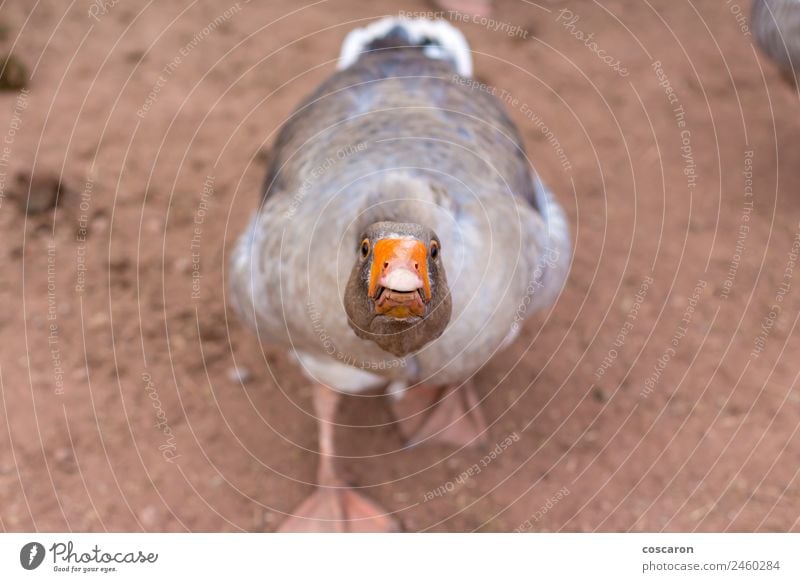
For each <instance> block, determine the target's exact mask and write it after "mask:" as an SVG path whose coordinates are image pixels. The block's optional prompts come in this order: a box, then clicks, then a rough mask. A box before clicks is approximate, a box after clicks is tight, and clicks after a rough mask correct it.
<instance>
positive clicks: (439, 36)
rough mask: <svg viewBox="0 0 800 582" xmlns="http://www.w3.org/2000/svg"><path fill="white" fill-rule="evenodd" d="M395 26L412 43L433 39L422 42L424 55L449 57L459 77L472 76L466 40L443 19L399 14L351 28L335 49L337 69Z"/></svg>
mask: <svg viewBox="0 0 800 582" xmlns="http://www.w3.org/2000/svg"><path fill="white" fill-rule="evenodd" d="M395 26H400V27H402V28H403V29H404V30H405V31H406V33H407V34H408V38H409V40H410V41H411V42H412V43H415V44H417V43H418V44H422V43H423V42H425V39H430V40H431V41H433V42H435V43H437V45H438V46H436V45H429V46H426V47H425V49H424V53H425V56H427V57H429V58H431V59H439V60H452V61H453V63H454V64H455V67H456V72H457V73H458V74H459V75H461V76H462V77H471V76H472V54H471V53H470V50H469V44H468V43H467V40H466V39H465V38H464V35H463V34H461V31H460V30H458V29H457V28H456V27H455V26H453V25H452V24H450V23H449V22H447V21H445V20H428V19H426V18H418V19H415V20H412V19H410V18H401V17H393V16H389V17H387V18H382V19H381V20H378V21H377V22H373V23H372V24H370V25H368V26H366V27H364V28H356V29H353V30H351V31H350V32H349V33H348V35H347V36H346V37H345V39H344V42H343V43H342V50H341V52H340V53H339V63H338V65H337V68H338V69H339V70H342V69H346V68H347V67H349V66H351V65H352V64H354V63H355V62H356V61H357V60H358V57H359V56H360V55H361V53H362V52H364V50H365V49H366V48H367V46H368V45H369V44H370V43H371V42H372V41H374V40H377V39H379V38H382V37H384V36H386V35H387V34H388V33H389V31H390V30H392V29H393V28H394V27H395Z"/></svg>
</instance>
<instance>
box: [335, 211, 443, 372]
mask: <svg viewBox="0 0 800 582" xmlns="http://www.w3.org/2000/svg"><path fill="white" fill-rule="evenodd" d="M445 251H446V249H442V245H441V242H440V241H439V238H438V237H437V236H436V234H435V233H434V232H433V231H432V230H431V229H429V228H426V227H424V226H422V225H419V224H413V223H401V222H375V223H373V224H371V225H370V226H369V227H367V229H366V230H365V231H364V232H363V233H362V235H361V236H360V237H359V238H358V246H357V247H356V249H355V259H354V265H353V270H352V271H351V273H350V279H349V281H348V283H347V287H346V289H345V294H344V306H345V310H346V312H347V317H348V320H349V323H350V327H351V328H352V329H353V331H355V333H356V335H358V336H359V337H361V338H363V339H367V340H371V341H373V342H375V343H376V344H378V345H379V346H380V347H381V348H382V349H384V350H385V351H387V352H389V353H392V354H394V355H395V356H398V357H403V356H406V355H408V354H411V353H413V352H415V351H417V350H419V349H421V348H422V347H423V346H424V345H425V344H427V343H428V342H430V341H432V340H434V339H436V338H437V337H439V336H440V335H441V334H442V333H443V332H444V330H445V328H446V327H447V324H448V323H449V321H450V314H451V311H452V302H451V299H450V290H449V288H448V286H447V278H446V276H445V272H444V264H443V262H442V253H443V252H445Z"/></svg>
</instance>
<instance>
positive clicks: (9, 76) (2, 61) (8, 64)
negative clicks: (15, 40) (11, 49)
mask: <svg viewBox="0 0 800 582" xmlns="http://www.w3.org/2000/svg"><path fill="white" fill-rule="evenodd" d="M27 84H28V68H27V67H26V66H25V65H24V64H22V61H20V60H19V59H18V58H17V57H15V56H14V55H6V56H4V57H0V91H19V90H20V89H24V88H25V86H26V85H27Z"/></svg>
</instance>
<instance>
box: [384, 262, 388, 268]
mask: <svg viewBox="0 0 800 582" xmlns="http://www.w3.org/2000/svg"><path fill="white" fill-rule="evenodd" d="M388 267H389V261H386V262H385V263H383V268H384V269H386V268H388Z"/></svg>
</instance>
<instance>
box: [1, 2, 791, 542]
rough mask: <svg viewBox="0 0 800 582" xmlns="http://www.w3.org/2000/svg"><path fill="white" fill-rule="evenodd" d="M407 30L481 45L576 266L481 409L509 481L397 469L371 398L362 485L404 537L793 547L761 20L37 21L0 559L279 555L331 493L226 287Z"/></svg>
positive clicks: (428, 453)
mask: <svg viewBox="0 0 800 582" xmlns="http://www.w3.org/2000/svg"><path fill="white" fill-rule="evenodd" d="M442 10H444V11H443V12H442ZM401 11H402V12H406V13H419V14H416V15H423V14H422V13H430V12H432V11H438V14H437V16H443V17H445V18H447V19H449V20H450V21H451V22H452V23H453V24H456V25H457V26H459V28H460V29H461V30H462V31H463V32H464V34H465V36H466V37H467V39H468V41H469V43H470V45H471V47H472V49H473V51H474V53H473V57H474V61H475V73H476V78H477V79H478V80H479V81H480V82H484V83H487V84H488V85H490V86H492V87H496V88H498V90H502V91H503V92H504V93H503V94H502V95H503V99H504V100H505V101H506V103H507V109H508V112H509V115H510V116H511V117H512V118H513V119H514V120H515V121H516V122H517V123H518V125H519V128H520V131H521V133H522V135H523V137H524V140H525V142H526V145H527V148H528V152H529V155H530V157H531V159H532V160H534V163H535V165H536V169H537V170H538V171H539V173H540V174H541V175H542V177H543V179H544V181H545V182H546V183H548V184H549V185H550V186H551V188H552V189H553V190H554V192H555V193H556V195H557V197H558V198H559V199H560V201H561V202H562V204H563V205H564V206H565V208H566V209H567V211H568V214H569V217H570V221H571V224H572V227H573V235H574V245H575V257H574V262H573V265H572V270H571V274H570V277H569V280H568V282H567V285H566V288H565V289H564V292H563V293H562V295H561V297H560V298H559V301H558V303H557V304H556V305H555V307H554V308H553V309H552V310H551V311H550V312H548V313H546V314H541V315H539V316H538V317H536V318H534V319H533V320H532V321H530V322H529V323H527V324H526V326H525V327H524V329H523V332H522V334H521V337H520V339H519V341H518V342H517V343H515V344H514V345H513V346H512V347H510V348H509V349H508V350H507V351H505V352H504V353H503V354H502V355H500V356H499V357H497V358H495V359H494V360H492V361H491V363H490V364H489V365H487V366H486V367H485V368H484V369H483V370H482V371H481V372H480V374H479V375H478V377H477V380H478V387H479V389H480V390H481V391H482V393H483V394H485V395H486V400H485V401H484V411H485V413H486V414H487V417H488V420H489V422H490V423H491V425H492V426H491V430H490V436H489V442H490V443H491V444H490V445H489V446H488V447H486V450H477V449H476V450H466V449H465V450H462V451H458V452H456V451H454V450H453V449H448V448H447V447H439V446H427V447H419V448H416V449H412V450H402V440H401V438H400V436H399V434H398V432H397V431H396V430H395V428H394V427H392V426H391V424H390V423H391V417H390V415H389V412H388V410H387V408H386V406H385V404H386V402H385V399H384V397H382V396H376V397H370V398H363V397H362V398H358V397H350V398H347V399H346V401H345V402H344V403H343V407H342V411H341V414H340V415H339V422H340V423H341V424H342V425H344V426H341V427H339V429H338V431H337V435H336V438H337V447H338V452H339V454H341V455H343V457H342V458H340V459H339V465H340V466H341V468H342V469H343V470H344V471H345V473H346V474H347V475H349V476H350V477H352V479H354V480H355V482H357V483H358V484H359V485H362V486H365V487H366V492H367V493H368V494H369V495H370V496H371V497H372V498H374V499H376V500H377V501H378V502H379V503H380V504H381V505H383V506H384V507H386V508H388V509H390V510H392V511H395V512H397V517H398V519H399V520H400V521H401V522H402V524H403V526H404V528H405V529H406V530H409V531H474V530H477V531H514V530H519V531H629V530H630V531H662V530H663V531H685V530H690V531H691V530H697V531H751V530H757V531H786V530H795V531H797V530H798V529H800V521H798V520H800V487H798V479H797V477H798V471H800V469H798V467H800V440H798V438H797V431H798V426H800V391H798V389H797V386H796V382H797V377H798V373H800V361H798V358H797V357H796V356H797V353H798V349H800V337H799V336H798V333H797V330H796V325H797V320H798V307H799V306H800V270H797V267H796V260H797V254H798V251H800V198H798V193H800V167H799V166H798V160H800V139H798V136H800V115H798V110H800V103H798V93H797V91H796V89H795V88H794V87H793V86H791V85H790V84H788V83H786V82H785V81H784V79H783V78H782V76H781V74H780V71H779V70H778V68H777V67H776V66H775V65H774V64H773V63H772V61H770V60H769V59H767V58H765V57H763V55H762V54H761V53H760V52H759V51H758V49H757V48H756V46H755V45H754V38H753V34H752V30H751V27H750V20H749V13H750V3H749V2H747V1H745V0H726V1H724V2H702V3H697V2H694V3H693V2H688V1H683V0H679V1H675V0H653V1H650V2H645V3H632V2H626V1H622V0H609V1H608V2H603V3H602V4H601V3H599V2H593V1H588V0H572V1H569V2H567V1H561V0H553V1H545V0H541V1H539V2H528V1H516V0H504V1H495V2H494V3H492V4H491V6H490V12H489V13H488V14H487V15H486V16H483V17H480V16H476V15H474V14H473V13H468V12H448V11H447V9H442V8H440V7H437V6H434V5H431V4H427V3H425V2H423V1H422V0H419V1H412V2H403V3H400V2H390V1H384V0H376V1H372V2H369V3H366V2H357V1H355V0H328V1H324V0H323V1H321V2H316V3H313V4H308V5H305V4H304V3H298V2H294V1H290V0H274V1H273V0H271V1H270V2H257V1H252V2H246V1H245V0H239V1H238V2H228V1H226V0H216V1H214V2H212V1H209V0H197V1H182V0H181V1H173V2H166V3H164V2H162V3H155V2H144V1H138V0H94V1H92V2H89V1H87V0H78V1H76V2H73V3H56V2H41V1H36V2H29V1H22V0H15V1H12V2H6V3H4V4H3V6H2V8H0V55H2V59H4V68H3V72H2V78H1V79H0V89H2V90H1V91H0V230H2V233H3V235H2V240H3V244H2V246H0V267H2V269H1V272H2V276H0V304H2V306H3V308H2V309H1V310H0V346H2V347H1V348H0V424H2V426H0V528H2V530H5V531H24V530H57V531H62V530H66V531H105V530H108V531H142V530H145V531H185V530H191V531H239V530H245V531H272V530H274V529H275V528H276V526H277V525H278V524H279V523H280V521H281V520H282V519H283V516H284V514H285V513H286V512H288V511H290V510H291V509H292V508H294V507H295V506H296V505H297V504H298V503H299V502H300V501H301V500H302V499H303V498H305V496H306V495H308V494H309V493H310V492H311V491H312V488H313V483H314V479H315V468H316V462H317V455H316V453H315V451H316V446H317V445H316V425H315V421H314V418H313V416H311V415H310V408H311V406H310V385H309V382H308V381H307V380H306V379H305V378H304V377H303V376H302V375H301V374H300V372H299V369H298V368H297V367H296V366H295V364H294V363H293V362H292V361H291V359H290V358H289V357H288V356H287V354H286V353H285V352H284V351H281V350H271V349H269V348H268V347H267V348H266V349H262V347H261V346H259V343H258V340H257V339H256V338H255V336H253V335H252V334H251V333H250V332H249V331H247V330H246V329H244V327H243V326H242V325H240V323H239V322H238V321H237V320H236V319H235V316H234V315H233V313H232V312H231V311H230V310H229V309H228V308H227V307H226V299H225V285H224V270H225V265H226V261H227V257H228V255H229V253H230V249H231V245H232V243H233V241H234V240H235V238H236V237H237V236H238V234H239V233H240V232H241V231H242V229H243V227H244V225H245V224H246V222H247V220H248V219H249V216H250V214H251V212H252V211H253V209H254V208H255V207H256V205H257V202H258V196H259V190H260V187H261V184H262V180H263V177H264V173H265V170H266V166H267V163H268V160H269V156H270V153H269V152H270V145H271V143H272V142H273V140H274V138H275V133H276V131H277V130H278V128H279V127H280V125H281V124H282V122H283V121H284V120H285V119H286V117H287V116H288V115H289V114H290V113H291V112H292V110H293V108H294V107H295V106H296V105H297V104H298V103H299V101H300V100H301V99H302V98H303V97H305V96H306V95H307V94H308V93H309V92H310V91H311V90H312V89H313V88H314V87H315V86H316V85H317V84H318V83H320V82H321V81H322V80H323V79H324V78H326V76H328V75H330V74H331V73H332V72H333V71H334V70H335V61H336V58H337V57H338V53H339V47H340V44H341V42H342V40H343V38H344V36H345V35H346V33H347V32H348V31H349V30H351V29H352V28H354V27H357V26H364V25H365V24H367V23H368V22H370V21H371V20H373V19H375V18H377V17H380V16H384V15H397V14H398V13H399V12H401ZM509 439H510V441H511V442H510V444H509ZM502 443H506V445H505V446H501V445H502ZM498 447H499V450H500V452H499V453H495V454H494V455H492V454H491V453H492V451H496V450H498ZM487 455H490V457H491V460H490V461H489V462H488V463H485V464H482V460H483V459H485V458H486V456H487ZM475 464H478V465H479V466H480V467H481V470H480V472H478V473H477V474H471V475H467V476H465V471H468V470H469V469H470V467H473V465H475ZM473 473H474V472H473Z"/></svg>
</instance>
